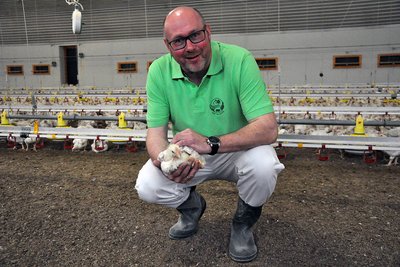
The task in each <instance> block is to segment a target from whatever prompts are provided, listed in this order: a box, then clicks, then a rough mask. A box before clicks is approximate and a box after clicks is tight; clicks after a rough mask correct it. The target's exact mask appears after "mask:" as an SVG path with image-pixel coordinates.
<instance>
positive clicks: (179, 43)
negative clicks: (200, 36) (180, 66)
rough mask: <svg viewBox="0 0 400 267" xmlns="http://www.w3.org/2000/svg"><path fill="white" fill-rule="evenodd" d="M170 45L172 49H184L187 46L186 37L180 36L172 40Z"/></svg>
mask: <svg viewBox="0 0 400 267" xmlns="http://www.w3.org/2000/svg"><path fill="white" fill-rule="evenodd" d="M170 45H171V47H172V49H174V50H179V49H182V48H184V47H185V46H186V39H184V38H179V39H177V40H174V41H172V42H170Z"/></svg>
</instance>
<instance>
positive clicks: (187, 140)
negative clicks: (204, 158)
mask: <svg viewBox="0 0 400 267" xmlns="http://www.w3.org/2000/svg"><path fill="white" fill-rule="evenodd" d="M171 143H174V144H177V145H178V146H181V147H183V146H188V147H191V148H193V149H194V150H196V151H197V152H198V153H199V154H208V153H210V152H211V147H210V145H208V144H207V137H205V136H203V135H201V134H199V133H196V132H195V131H193V130H192V129H186V130H183V131H182V132H179V133H177V134H176V135H175V136H174V138H173V139H172V141H171Z"/></svg>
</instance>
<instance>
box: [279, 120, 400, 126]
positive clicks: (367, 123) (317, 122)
mask: <svg viewBox="0 0 400 267" xmlns="http://www.w3.org/2000/svg"><path fill="white" fill-rule="evenodd" d="M278 124H305V125H342V126H346V125H350V126H355V125H356V121H350V120H311V119H301V120H286V119H285V120H278ZM364 126H389V127H391V126H400V121H388V120H382V121H377V120H375V121H365V120H364Z"/></svg>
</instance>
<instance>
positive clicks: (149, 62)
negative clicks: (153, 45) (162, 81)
mask: <svg viewBox="0 0 400 267" xmlns="http://www.w3.org/2000/svg"><path fill="white" fill-rule="evenodd" d="M151 63H153V61H147V71H149V68H150V65H151Z"/></svg>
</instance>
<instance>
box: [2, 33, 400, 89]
mask: <svg viewBox="0 0 400 267" xmlns="http://www.w3.org/2000/svg"><path fill="white" fill-rule="evenodd" d="M212 38H213V39H214V40H219V41H223V42H228V43H233V44H237V45H241V46H243V47H246V48H247V49H249V50H250V51H251V52H252V53H253V54H254V56H255V57H278V60H279V64H280V80H281V84H283V85H303V84H314V85H318V84H321V83H322V84H346V83H372V82H373V83H400V68H399V67H397V68H378V67H377V56H378V54H387V53H400V27H399V26H385V27H380V28H363V29H360V28H358V29H340V30H326V31H323V32H321V31H301V32H299V31H296V32H280V33H266V34H254V35H238V34H227V35H212ZM65 45H77V47H78V53H83V54H84V57H83V58H79V59H78V72H79V76H78V79H79V86H81V87H87V86H96V87H110V88H122V87H144V85H145V82H146V75H147V69H146V67H147V61H151V60H154V59H156V58H157V57H159V56H160V55H162V54H164V53H166V52H167V49H166V48H165V46H164V44H163V41H162V39H161V38H149V39H135V40H124V41H107V42H85V43H77V44H72V43H68V44H59V45H41V46H33V45H30V46H28V47H27V46H1V47H0V68H1V70H0V88H23V87H24V88H35V87H59V86H61V76H62V74H61V73H62V71H64V70H63V67H62V62H61V61H60V54H59V53H60V49H59V47H60V46H65ZM345 54H350V55H362V67H361V68H357V69H333V67H332V61H333V56H334V55H345ZM52 61H55V62H57V66H56V67H51V75H32V72H31V70H32V64H40V63H42V64H50V65H51V62H52ZM123 61H137V63H138V73H134V74H118V73H117V71H116V68H117V63H118V62H123ZM12 64H23V65H24V70H25V75H24V76H7V75H6V66H7V65H12ZM321 72H322V73H323V74H324V76H323V78H321V77H320V76H319V74H320V73H321ZM262 75H263V77H264V78H265V81H266V83H267V84H268V85H276V84H278V80H279V79H278V76H279V71H277V70H272V71H262Z"/></svg>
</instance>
